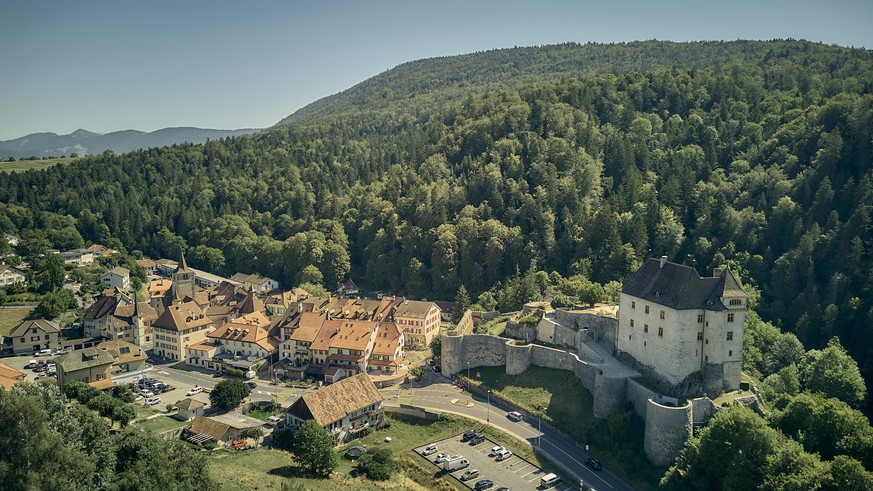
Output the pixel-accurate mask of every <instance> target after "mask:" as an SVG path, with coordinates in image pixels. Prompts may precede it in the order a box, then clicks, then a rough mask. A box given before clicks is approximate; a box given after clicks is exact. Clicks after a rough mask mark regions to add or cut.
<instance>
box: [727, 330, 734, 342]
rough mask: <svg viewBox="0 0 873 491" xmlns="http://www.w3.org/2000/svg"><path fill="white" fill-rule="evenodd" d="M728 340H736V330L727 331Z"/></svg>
mask: <svg viewBox="0 0 873 491" xmlns="http://www.w3.org/2000/svg"><path fill="white" fill-rule="evenodd" d="M727 340H728V341H733V340H734V332H733V331H728V332H727Z"/></svg>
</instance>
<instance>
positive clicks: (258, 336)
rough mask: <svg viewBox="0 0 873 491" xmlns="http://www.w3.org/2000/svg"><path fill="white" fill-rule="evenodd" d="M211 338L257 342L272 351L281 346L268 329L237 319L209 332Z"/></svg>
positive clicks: (208, 335)
mask: <svg viewBox="0 0 873 491" xmlns="http://www.w3.org/2000/svg"><path fill="white" fill-rule="evenodd" d="M207 337H208V338H209V339H223V340H230V341H238V342H241V343H252V344H257V345H258V346H260V347H261V348H263V349H265V350H267V351H272V350H274V349H276V348H278V347H279V341H278V340H277V339H275V338H271V337H270V336H269V333H268V332H267V330H266V329H264V328H263V327H261V326H258V325H255V324H242V323H237V322H236V321H233V322H227V323H225V324H224V325H222V326H221V327H219V328H218V329H216V330H214V331H212V332H211V333H209V334H207Z"/></svg>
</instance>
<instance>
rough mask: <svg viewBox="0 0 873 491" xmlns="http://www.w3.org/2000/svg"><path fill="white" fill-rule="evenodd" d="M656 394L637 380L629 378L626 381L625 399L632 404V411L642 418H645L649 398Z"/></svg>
mask: <svg viewBox="0 0 873 491" xmlns="http://www.w3.org/2000/svg"><path fill="white" fill-rule="evenodd" d="M657 396H658V394H657V393H656V392H655V391H653V390H651V389H649V388H648V387H646V386H644V385H643V384H641V383H639V382H637V381H636V380H633V379H629V380H628V381H627V400H628V402H630V403H631V404H633V405H634V412H635V413H637V415H638V416H639V417H641V418H643V419H646V409H647V408H648V407H649V399H651V398H653V397H657Z"/></svg>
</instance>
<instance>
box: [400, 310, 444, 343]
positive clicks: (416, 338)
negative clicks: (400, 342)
mask: <svg viewBox="0 0 873 491" xmlns="http://www.w3.org/2000/svg"><path fill="white" fill-rule="evenodd" d="M394 322H396V323H397V325H398V326H399V327H400V328H401V329H403V333H404V334H405V338H406V339H405V341H406V348H407V349H413V350H426V349H428V347H429V346H430V342H431V340H432V339H433V337H434V336H436V335H437V334H439V332H440V309H439V307H437V306H436V304H435V303H433V302H424V301H421V300H403V301H402V302H401V303H400V304H399V305H397V306H396V310H395V311H394Z"/></svg>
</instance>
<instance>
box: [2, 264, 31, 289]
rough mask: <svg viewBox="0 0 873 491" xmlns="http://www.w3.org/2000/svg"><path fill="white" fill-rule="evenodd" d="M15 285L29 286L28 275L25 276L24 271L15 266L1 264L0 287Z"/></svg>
mask: <svg viewBox="0 0 873 491" xmlns="http://www.w3.org/2000/svg"><path fill="white" fill-rule="evenodd" d="M15 283H21V284H22V285H26V284H27V275H25V274H24V271H22V270H20V269H18V268H16V267H15V266H9V265H8V264H0V286H9V285H14V284H15Z"/></svg>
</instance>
